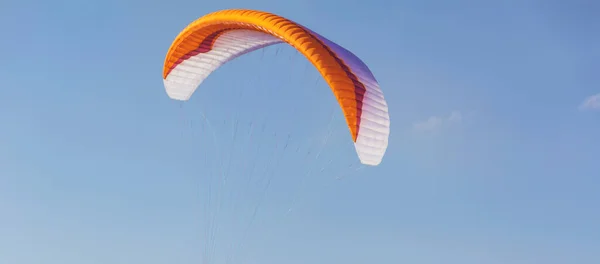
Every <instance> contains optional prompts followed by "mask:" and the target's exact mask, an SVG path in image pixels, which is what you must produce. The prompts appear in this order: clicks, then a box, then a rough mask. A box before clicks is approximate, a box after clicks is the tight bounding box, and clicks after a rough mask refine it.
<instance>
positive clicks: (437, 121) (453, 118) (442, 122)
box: [413, 111, 463, 131]
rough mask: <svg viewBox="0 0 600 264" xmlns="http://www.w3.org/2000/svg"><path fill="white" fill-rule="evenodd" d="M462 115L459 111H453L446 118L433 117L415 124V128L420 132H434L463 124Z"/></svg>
mask: <svg viewBox="0 0 600 264" xmlns="http://www.w3.org/2000/svg"><path fill="white" fill-rule="evenodd" d="M462 119H463V117H462V114H461V113H460V112H459V111H452V113H450V115H448V116H445V117H440V116H431V117H429V118H428V119H427V120H425V121H421V122H417V123H415V124H413V128H414V129H415V130H418V131H433V130H436V129H439V128H441V127H443V126H448V125H452V124H456V123H460V122H462Z"/></svg>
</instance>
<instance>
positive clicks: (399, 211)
mask: <svg viewBox="0 0 600 264" xmlns="http://www.w3.org/2000/svg"><path fill="white" fill-rule="evenodd" d="M224 8H253V9H261V10H265V11H270V12H274V13H277V14H280V15H283V16H286V17H288V18H290V19H293V20H295V21H297V22H300V23H302V24H304V25H306V26H307V27H309V28H311V29H313V30H314V31H316V32H318V33H320V34H322V35H324V36H326V37H327V38H329V39H331V40H333V41H335V42H337V43H339V44H341V45H342V46H344V47H346V48H347V49H349V50H352V51H353V52H354V53H355V54H357V55H358V56H359V57H361V58H362V59H363V60H364V61H365V62H366V63H367V65H369V66H370V68H371V70H372V71H373V72H374V74H375V76H376V77H377V79H378V80H379V83H380V85H381V87H382V90H383V91H384V93H385V95H386V99H387V101H388V104H389V107H390V116H391V122H392V132H391V136H390V145H389V148H388V151H387V154H386V157H385V158H384V160H383V163H382V164H381V165H380V166H378V167H368V168H364V169H362V170H360V171H357V172H355V173H352V174H348V173H349V172H351V171H354V168H356V167H355V166H357V164H358V163H357V158H356V156H355V153H354V152H353V149H352V146H351V145H350V144H348V141H349V135H348V132H347V131H346V130H345V128H344V124H343V120H342V119H341V114H340V112H339V111H338V110H337V108H336V106H335V105H334V101H333V96H332V95H331V92H329V91H328V90H327V87H326V86H325V85H324V83H323V82H319V78H318V75H317V73H316V71H314V69H311V68H309V67H306V65H307V62H306V60H304V59H303V58H302V57H300V56H299V55H298V54H296V53H295V52H294V51H293V50H292V49H290V48H286V47H285V46H281V47H271V48H269V49H266V50H265V52H264V54H261V53H260V52H257V53H253V54H249V55H247V56H246V57H243V58H239V59H237V60H236V61H234V62H232V63H231V64H228V65H225V66H224V67H223V68H222V69H220V70H219V71H216V72H215V73H214V74H213V75H211V77H210V78H209V79H207V80H206V82H205V83H204V84H203V85H202V86H201V88H199V91H198V92H197V93H196V94H195V96H194V97H193V99H192V100H190V101H189V102H187V103H186V104H184V105H181V104H180V103H179V102H174V101H172V100H170V99H169V98H168V97H167V95H166V93H165V92H164V88H163V84H162V81H161V71H162V63H163V60H164V56H165V53H166V51H167V49H168V47H169V45H170V43H171V41H172V40H173V38H174V37H175V36H176V35H177V33H178V32H179V31H180V30H181V29H182V28H183V27H185V25H187V24H188V23H189V22H191V21H192V20H194V19H196V18H198V17H200V16H202V15H203V14H206V13H209V12H212V11H215V10H218V9H224ZM0 10H2V11H0V30H1V31H2V33H3V36H4V37H3V38H2V41H0V55H1V57H2V60H3V62H4V63H3V64H2V66H0V67H1V68H0V69H1V70H0V78H1V79H2V80H3V82H2V86H3V87H2V89H0V124H2V127H1V129H0V263H11V264H29V263H31V264H39V263H48V264H53V263H57V264H58V263H60V264H71V263H77V264H82V263H85V264H88V263H115V264H116V263H148V264H155V263H203V262H202V260H203V257H206V256H205V255H203V254H204V253H203V252H205V251H206V248H205V244H204V243H205V242H206V240H205V238H206V236H205V235H204V233H203V231H204V230H205V228H207V227H208V223H207V222H205V220H206V217H205V216H206V214H205V212H206V210H207V209H205V208H203V207H202V206H203V205H206V204H208V202H206V200H205V199H204V198H206V197H208V195H207V194H206V191H207V190H208V188H207V186H210V185H208V184H205V183H204V182H203V180H204V179H205V178H206V177H207V175H214V174H217V173H218V172H219V169H220V168H222V167H223V168H231V169H232V171H231V172H230V173H229V175H231V176H230V177H231V181H230V182H231V183H230V184H231V185H228V187H227V188H229V189H227V188H225V191H226V192H224V193H226V194H235V195H233V196H225V197H226V198H224V200H222V201H223V203H222V204H217V205H219V206H223V208H226V209H223V211H224V213H223V215H222V217H221V218H219V226H220V227H221V229H219V230H220V231H219V232H220V233H219V237H220V240H219V241H220V243H224V244H227V243H234V244H235V243H239V244H244V247H243V248H241V249H236V250H237V251H235V250H234V251H235V252H236V253H235V254H238V255H239V257H237V258H236V261H235V262H231V263H236V262H238V263H249V264H251V263H267V264H268V263H348V264H353V263H357V264H358V263H425V264H429V263H461V264H465V263H473V264H475V263H477V264H480V263H514V264H519V263H581V264H585V263H599V262H600V252H599V251H598V248H600V228H598V223H599V222H600V211H599V210H598V206H597V205H598V204H599V203H600V194H598V191H597V190H598V187H600V179H599V177H598V176H600V172H599V166H598V161H597V160H598V158H597V157H598V156H599V155H600V148H599V146H600V145H599V143H598V140H599V138H600V136H599V135H600V122H599V121H600V99H596V100H594V99H593V98H594V97H593V96H594V95H598V94H600V75H598V74H596V73H597V71H598V69H600V63H599V62H598V61H600V50H599V49H598V48H597V47H598V46H600V36H599V35H598V34H594V32H599V31H600V20H599V18H598V16H597V15H595V14H597V13H599V12H600V4H598V3H595V2H594V1H569V3H567V1H525V0H521V1H478V2H477V3H475V2H473V1H454V2H453V3H452V4H450V3H448V2H447V1H396V2H388V1H346V2H343V4H341V2H339V1H313V0H305V1H291V0H290V1H266V0H265V1H260V0H256V1H239V0H235V1H229V0H223V1H212V2H211V1H189V0H171V1H161V2H158V1H156V2H153V1H150V2H149V1H116V0H108V1H88V2H85V1H52V2H44V1H29V0H24V1H20V2H17V1H9V2H6V1H4V2H3V3H2V4H0ZM251 89H253V90H251ZM249 91H252V93H250V92H249ZM229 92H231V93H232V94H233V92H235V94H236V95H231V94H229ZM597 98H600V96H598V97H597ZM201 113H202V114H205V116H206V117H207V119H208V120H209V121H210V122H211V124H212V128H213V130H210V127H209V126H208V125H207V123H206V122H204V121H203V119H202V114H201ZM291 116H293V117H294V118H290V117H291ZM332 117H333V120H334V121H330V120H331V118H332ZM231 120H238V121H239V123H237V124H238V127H240V130H239V131H240V132H236V133H233V131H238V130H234V129H232V127H235V126H234V125H235V124H236V121H231ZM240 124H241V125H240ZM262 125H264V126H265V130H261V132H260V133H257V134H251V133H249V132H248V131H250V128H251V127H256V128H257V127H262ZM212 131H216V132H215V134H216V135H218V140H217V141H215V140H213V138H212V137H211V136H210V135H211V133H212ZM288 134H290V135H291V137H290V138H291V140H290V147H289V148H287V149H286V150H283V147H282V146H284V144H285V142H287V141H286V140H287V139H286V138H287V135H288ZM234 135H239V137H237V136H234ZM328 135H330V136H328ZM234 138H235V139H234ZM325 141H327V142H328V143H327V144H325V143H324V142H325ZM239 142H245V144H247V145H243V144H241V143H239ZM211 144H212V146H213V147H212V148H211ZM215 145H217V146H218V149H220V150H221V151H220V152H217V151H216V150H215V148H214V146H215ZM231 146H234V147H231ZM246 146H247V147H246ZM259 146H261V147H263V148H261V149H258V147H259ZM320 149H323V152H322V155H321V156H319V158H316V154H315V153H318V152H319V150H320ZM248 150H256V151H257V152H256V153H258V154H252V153H251V152H248ZM271 151H273V152H271ZM277 151H281V152H277ZM227 153H236V154H235V155H236V156H234V157H233V158H231V160H232V161H233V163H232V164H231V165H227V164H229V163H226V164H225V165H223V166H220V165H219V163H218V162H219V161H223V162H227V161H229V158H227V156H226V155H225V154H227ZM307 156H308V157H309V160H308V161H307V159H306V157H307ZM254 158H256V159H257V160H254ZM312 159H314V160H316V163H311V162H312ZM330 160H333V161H332V162H331V163H329V161H330ZM247 163H251V164H258V166H259V167H258V169H257V172H256V173H253V174H252V175H250V176H251V177H252V179H260V177H261V176H264V175H266V174H265V173H263V171H268V172H273V173H274V175H275V176H274V177H273V183H272V184H271V185H270V186H269V188H268V189H267V192H266V193H265V192H261V190H262V189H261V186H263V187H264V186H266V184H265V183H264V182H261V181H259V182H258V183H256V185H251V184H248V185H243V183H244V180H245V179H246V178H244V177H248V175H247V173H244V172H245V171H247V167H246V164H247ZM350 165H352V166H353V167H349V166H350ZM261 166H263V167H261ZM322 168H325V170H323V171H321V169H322ZM307 171H312V173H306V172H307ZM269 175H270V174H269ZM303 175H309V176H303ZM340 175H342V176H346V175H348V176H347V177H342V178H341V179H340V180H336V177H337V178H339V177H338V176H340ZM236 182H237V184H239V185H240V186H236ZM244 188H245V189H244ZM237 190H246V191H247V192H248V194H247V195H245V196H242V195H240V194H241V193H239V192H237ZM261 194H265V199H264V201H262V202H260V201H261V200H260V199H261ZM238 196H239V197H238ZM227 197H229V198H227ZM230 205H235V206H237V207H229V206H230ZM257 205H260V206H259V207H260V210H259V212H258V213H257V216H256V218H255V219H256V220H255V221H253V222H252V224H249V222H250V221H249V219H252V217H251V215H252V213H251V211H252V210H249V211H248V210H247V209H252V208H253V206H257ZM233 208H238V209H233ZM290 208H293V210H291V211H290V210H288V209H290ZM208 211H210V210H208ZM246 226H249V227H250V228H249V229H245V227H246ZM244 230H249V231H244ZM241 241H243V243H242V242H241ZM231 252H233V251H226V248H224V247H220V248H219V249H215V250H214V251H213V255H214V257H215V258H216V259H218V260H216V261H215V263H226V262H225V261H224V259H222V258H224V257H226V256H230V254H233V253H231ZM238 255H236V256H238Z"/></svg>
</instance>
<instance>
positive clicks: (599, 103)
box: [579, 93, 600, 110]
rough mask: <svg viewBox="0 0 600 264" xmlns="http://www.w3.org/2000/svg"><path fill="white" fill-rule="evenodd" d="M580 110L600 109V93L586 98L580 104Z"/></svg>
mask: <svg viewBox="0 0 600 264" xmlns="http://www.w3.org/2000/svg"><path fill="white" fill-rule="evenodd" d="M579 109H580V110H600V93H598V94H595V95H592V96H590V97H588V98H585V100H583V102H582V103H581V104H580V105H579Z"/></svg>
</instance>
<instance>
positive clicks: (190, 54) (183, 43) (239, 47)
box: [163, 9, 390, 166]
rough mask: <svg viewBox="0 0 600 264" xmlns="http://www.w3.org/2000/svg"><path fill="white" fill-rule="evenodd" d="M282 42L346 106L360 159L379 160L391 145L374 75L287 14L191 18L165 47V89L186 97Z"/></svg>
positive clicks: (373, 162)
mask: <svg viewBox="0 0 600 264" xmlns="http://www.w3.org/2000/svg"><path fill="white" fill-rule="evenodd" d="M278 43H287V44H289V45H290V46H292V47H293V48H295V49H296V50H298V51H299V52H300V53H301V54H303V55H304V56H305V57H306V58H307V59H308V60H309V61H310V62H311V63H312V65H313V66H314V67H315V68H316V69H317V70H318V71H319V73H320V74H321V75H322V76H323V78H324V79H325V81H326V82H327V84H328V85H329V87H330V88H331V90H332V92H333V94H334V95H335V98H336V99H337V101H338V103H339V105H340V107H341V109H342V112H343V114H344V117H345V120H346V123H347V125H348V128H349V130H350V135H351V138H352V140H353V142H354V147H355V149H356V153H357V155H358V157H359V159H360V161H361V163H363V164H365V165H372V166H376V165H379V164H380V163H381V160H382V159H383V156H384V154H385V151H386V149H387V146H388V137H389V132H390V120H389V114H388V106H387V102H386V101H385V99H384V96H383V92H382V91H381V89H380V88H379V84H378V83H377V81H376V80H375V77H374V76H373V74H372V73H371V71H370V70H369V68H368V67H367V66H366V65H365V64H364V63H363V62H362V61H361V60H360V59H359V58H358V57H357V56H355V55H354V54H353V53H352V52H350V51H348V50H346V49H344V48H343V47H341V46H340V45H338V44H336V43H334V42H332V41H330V40H328V39H327V38H325V37H323V36H321V35H319V34H317V33H315V32H313V31H312V30H310V29H308V28H306V27H304V26H302V25H300V24H298V23H296V22H294V21H291V20H289V19H287V18H284V17H281V16H278V15H275V14H272V13H268V12H262V11H256V10H245V9H231V10H222V11H217V12H213V13H210V14H207V15H205V16H203V17H201V18H199V19H197V20H196V21H194V22H192V23H191V24H189V25H188V26H187V27H186V28H185V29H183V30H182V31H181V32H180V33H179V35H178V36H177V37H176V39H175V40H174V41H173V43H172V44H171V47H170V48H169V50H168V52H167V55H166V58H165V62H164V67H163V82H164V86H165V89H166V92H167V94H168V96H169V97H170V98H172V99H175V100H181V101H187V100H189V99H190V97H191V96H192V94H193V93H194V91H195V90H196V89H197V88H198V86H199V85H200V84H201V83H202V82H203V81H204V80H205V79H206V78H207V77H208V75H210V74H211V73H212V72H213V71H214V70H216V69H217V68H219V67H220V66H221V65H223V64H225V63H227V62H229V61H231V60H233V59H235V58H236V57H239V56H241V55H243V54H246V53H249V52H252V51H255V50H258V49H261V48H265V47H267V46H270V45H274V44H278ZM306 107H310V105H309V104H308V103H307V104H306Z"/></svg>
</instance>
